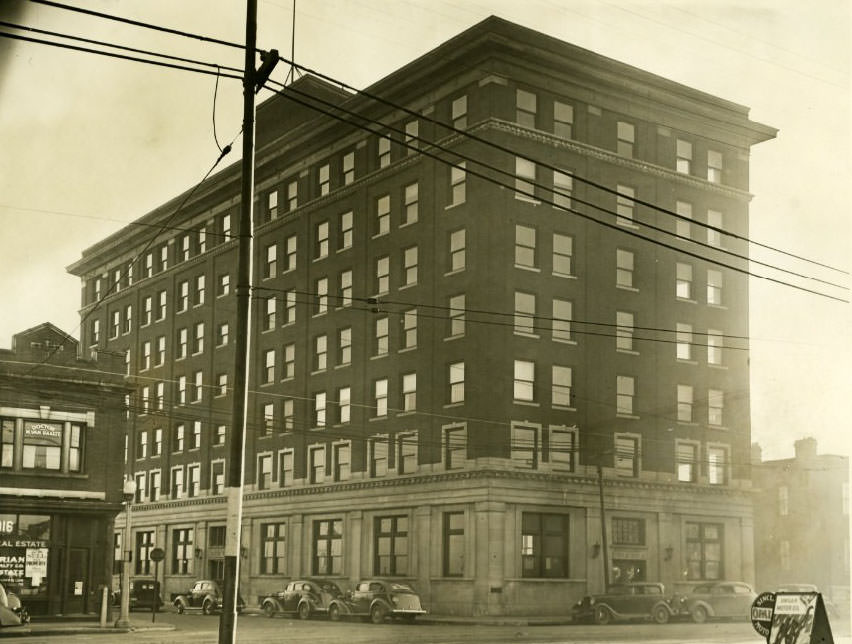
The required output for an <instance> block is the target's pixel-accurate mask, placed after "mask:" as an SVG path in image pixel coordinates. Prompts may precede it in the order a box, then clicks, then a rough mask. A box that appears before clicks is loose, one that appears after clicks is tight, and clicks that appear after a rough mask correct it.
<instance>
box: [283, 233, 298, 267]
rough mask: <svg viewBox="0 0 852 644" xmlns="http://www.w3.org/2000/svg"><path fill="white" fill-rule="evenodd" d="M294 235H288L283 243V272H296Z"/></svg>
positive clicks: (295, 242)
mask: <svg viewBox="0 0 852 644" xmlns="http://www.w3.org/2000/svg"><path fill="white" fill-rule="evenodd" d="M296 240H297V238H296V235H290V236H289V237H288V238H287V241H286V242H285V247H286V249H287V250H286V253H287V254H286V255H285V257H284V271H285V272H287V271H294V270H296V245H297V241H296Z"/></svg>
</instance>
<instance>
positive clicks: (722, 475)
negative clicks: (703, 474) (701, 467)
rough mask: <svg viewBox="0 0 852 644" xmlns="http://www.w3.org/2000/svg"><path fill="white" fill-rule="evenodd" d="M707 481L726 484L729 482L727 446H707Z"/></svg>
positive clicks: (714, 483) (712, 483) (711, 483)
mask: <svg viewBox="0 0 852 644" xmlns="http://www.w3.org/2000/svg"><path fill="white" fill-rule="evenodd" d="M707 482H708V483H710V485H724V484H725V483H727V482H728V450H727V448H725V447H708V448H707Z"/></svg>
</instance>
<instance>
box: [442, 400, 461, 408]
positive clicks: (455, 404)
mask: <svg viewBox="0 0 852 644" xmlns="http://www.w3.org/2000/svg"><path fill="white" fill-rule="evenodd" d="M463 405H464V401H463V400H461V401H459V402H453V403H447V404H446V405H444V409H452V408H454V407H462V406H463Z"/></svg>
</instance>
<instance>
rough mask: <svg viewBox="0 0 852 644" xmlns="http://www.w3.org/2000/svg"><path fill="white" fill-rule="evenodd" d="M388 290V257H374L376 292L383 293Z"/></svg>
mask: <svg viewBox="0 0 852 644" xmlns="http://www.w3.org/2000/svg"><path fill="white" fill-rule="evenodd" d="M388 291H390V257H388V256H384V257H377V258H376V282H375V292H376V294H379V295H380V294H383V293H387V292H388Z"/></svg>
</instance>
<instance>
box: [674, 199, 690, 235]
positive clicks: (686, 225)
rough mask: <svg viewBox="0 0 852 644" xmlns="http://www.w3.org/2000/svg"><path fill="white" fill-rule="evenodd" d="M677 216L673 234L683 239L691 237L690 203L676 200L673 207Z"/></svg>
mask: <svg viewBox="0 0 852 644" xmlns="http://www.w3.org/2000/svg"><path fill="white" fill-rule="evenodd" d="M675 209H676V211H677V214H678V217H677V218H676V219H675V234H676V235H677V236H678V237H681V238H683V239H690V238H691V237H692V222H691V221H690V220H691V219H692V204H691V203H687V202H686V201H678V202H677V204H676V207H675Z"/></svg>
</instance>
